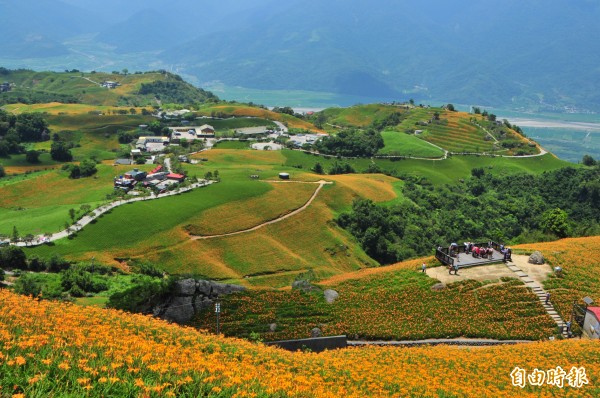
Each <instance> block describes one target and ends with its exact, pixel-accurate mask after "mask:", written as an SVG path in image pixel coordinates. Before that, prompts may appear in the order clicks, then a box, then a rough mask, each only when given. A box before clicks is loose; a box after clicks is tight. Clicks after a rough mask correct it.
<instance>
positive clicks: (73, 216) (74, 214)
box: [69, 208, 77, 223]
mask: <svg viewBox="0 0 600 398" xmlns="http://www.w3.org/2000/svg"><path fill="white" fill-rule="evenodd" d="M76 214H77V213H76V212H75V209H73V208H71V209H69V218H71V221H72V222H73V223H75V216H76Z"/></svg>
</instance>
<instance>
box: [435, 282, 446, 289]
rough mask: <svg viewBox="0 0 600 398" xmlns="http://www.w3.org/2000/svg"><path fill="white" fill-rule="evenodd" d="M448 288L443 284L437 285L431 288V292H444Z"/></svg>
mask: <svg viewBox="0 0 600 398" xmlns="http://www.w3.org/2000/svg"><path fill="white" fill-rule="evenodd" d="M445 288H446V285H444V284H443V283H441V282H440V283H436V284H435V285H433V286H431V290H434V291H440V290H444V289H445Z"/></svg>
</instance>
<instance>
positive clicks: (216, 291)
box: [211, 282, 246, 296]
mask: <svg viewBox="0 0 600 398" xmlns="http://www.w3.org/2000/svg"><path fill="white" fill-rule="evenodd" d="M211 284H212V295H216V296H223V295H226V294H231V293H236V292H241V291H243V290H246V288H245V287H243V286H238V285H229V284H222V283H215V282H211Z"/></svg>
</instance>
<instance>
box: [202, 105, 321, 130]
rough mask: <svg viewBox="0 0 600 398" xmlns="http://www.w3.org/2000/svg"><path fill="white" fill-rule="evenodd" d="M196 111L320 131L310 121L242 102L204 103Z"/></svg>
mask: <svg viewBox="0 0 600 398" xmlns="http://www.w3.org/2000/svg"><path fill="white" fill-rule="evenodd" d="M198 113H199V114H200V115H203V116H214V115H222V117H231V116H250V117H257V118H263V119H269V120H276V121H279V122H282V123H283V124H286V125H287V126H288V127H289V128H296V129H307V130H312V131H320V130H319V129H317V128H316V127H315V126H314V125H313V124H312V123H310V122H308V121H305V120H302V119H298V118H296V117H294V116H291V115H287V114H285V113H277V112H273V111H270V110H268V109H264V108H259V107H255V106H248V105H244V104H236V103H227V104H215V105H205V106H202V107H200V109H199V111H198Z"/></svg>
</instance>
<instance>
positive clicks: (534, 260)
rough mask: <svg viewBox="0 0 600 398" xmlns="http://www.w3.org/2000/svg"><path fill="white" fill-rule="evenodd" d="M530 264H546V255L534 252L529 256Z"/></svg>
mask: <svg viewBox="0 0 600 398" xmlns="http://www.w3.org/2000/svg"><path fill="white" fill-rule="evenodd" d="M529 263H530V264H544V263H545V261H544V256H543V255H542V253H541V252H533V253H532V254H531V256H529Z"/></svg>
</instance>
